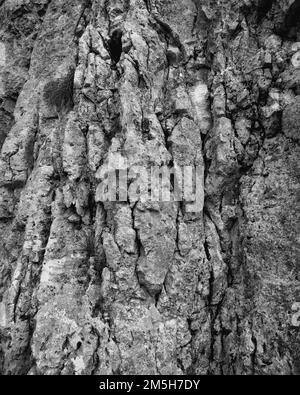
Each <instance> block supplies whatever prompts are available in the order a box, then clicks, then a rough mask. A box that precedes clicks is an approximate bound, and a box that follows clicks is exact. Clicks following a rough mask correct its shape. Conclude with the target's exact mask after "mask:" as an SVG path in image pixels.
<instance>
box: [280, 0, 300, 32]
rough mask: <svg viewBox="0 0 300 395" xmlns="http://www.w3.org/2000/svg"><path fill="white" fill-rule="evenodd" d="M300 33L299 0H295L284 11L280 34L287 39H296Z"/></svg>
mask: <svg viewBox="0 0 300 395" xmlns="http://www.w3.org/2000/svg"><path fill="white" fill-rule="evenodd" d="M299 33H300V0H296V1H295V2H294V3H293V4H292V5H291V6H290V8H289V10H288V12H287V13H286V16H285V19H284V23H283V27H282V29H281V35H282V36H285V37H287V38H289V39H297V35H299Z"/></svg>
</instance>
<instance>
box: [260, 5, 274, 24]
mask: <svg viewBox="0 0 300 395" xmlns="http://www.w3.org/2000/svg"><path fill="white" fill-rule="evenodd" d="M272 4H273V0H260V1H259V2H258V6H257V17H258V20H259V21H260V20H261V19H263V18H264V17H265V16H266V15H267V13H268V12H269V11H270V9H271V8H272Z"/></svg>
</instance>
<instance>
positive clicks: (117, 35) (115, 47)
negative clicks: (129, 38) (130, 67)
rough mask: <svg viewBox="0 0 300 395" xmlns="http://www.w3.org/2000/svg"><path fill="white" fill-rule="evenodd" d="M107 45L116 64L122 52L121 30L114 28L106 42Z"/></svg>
mask: <svg viewBox="0 0 300 395" xmlns="http://www.w3.org/2000/svg"><path fill="white" fill-rule="evenodd" d="M108 45H109V51H110V56H111V59H112V61H113V62H114V63H115V64H116V63H118V62H119V60H120V57H121V54H122V32H120V31H119V30H115V31H114V32H113V34H112V36H111V39H110V40H109V42H108Z"/></svg>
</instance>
